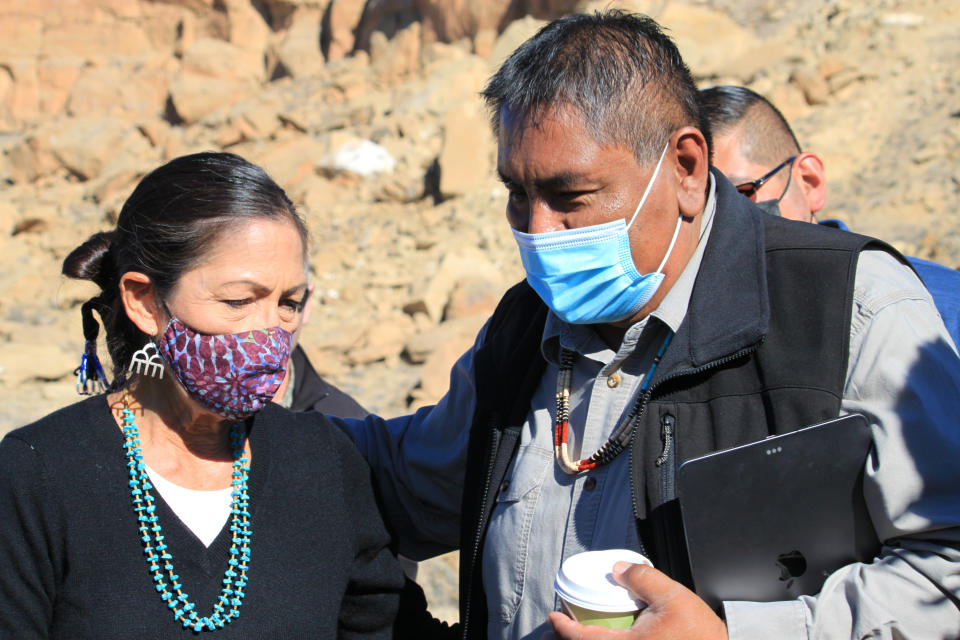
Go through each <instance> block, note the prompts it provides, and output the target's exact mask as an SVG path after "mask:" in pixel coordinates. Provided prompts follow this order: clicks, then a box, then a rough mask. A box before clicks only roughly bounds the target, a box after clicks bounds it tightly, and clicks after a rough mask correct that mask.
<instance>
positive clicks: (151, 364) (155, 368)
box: [127, 342, 163, 380]
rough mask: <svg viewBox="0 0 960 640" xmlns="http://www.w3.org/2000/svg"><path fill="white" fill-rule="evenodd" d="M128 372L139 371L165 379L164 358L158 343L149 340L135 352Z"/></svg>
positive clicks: (145, 374) (150, 376)
mask: <svg viewBox="0 0 960 640" xmlns="http://www.w3.org/2000/svg"><path fill="white" fill-rule="evenodd" d="M127 373H139V374H140V375H144V376H147V377H149V378H159V379H160V380H163V358H161V357H160V352H159V351H158V350H157V345H155V344H153V343H152V342H148V343H147V344H145V345H143V348H142V349H140V350H139V351H137V352H136V353H134V354H133V359H131V360H130V366H129V367H128V368H127Z"/></svg>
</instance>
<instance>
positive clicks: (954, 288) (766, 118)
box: [699, 86, 960, 344]
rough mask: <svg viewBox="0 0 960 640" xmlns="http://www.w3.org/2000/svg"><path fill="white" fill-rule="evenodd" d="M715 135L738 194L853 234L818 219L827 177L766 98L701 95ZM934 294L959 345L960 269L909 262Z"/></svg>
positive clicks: (735, 91)
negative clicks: (801, 147)
mask: <svg viewBox="0 0 960 640" xmlns="http://www.w3.org/2000/svg"><path fill="white" fill-rule="evenodd" d="M699 99H700V105H701V108H702V110H703V116H704V117H705V118H706V119H707V120H708V121H709V122H710V128H711V130H712V132H713V165H714V166H715V167H716V168H717V169H719V170H720V171H722V172H723V173H724V174H725V175H726V176H727V178H729V179H730V181H731V182H732V183H733V184H734V185H735V186H736V188H737V191H739V192H740V193H741V194H743V195H745V196H746V197H748V198H750V199H751V200H753V201H754V202H756V203H757V206H758V207H760V208H761V209H763V210H764V211H766V212H767V213H770V214H773V215H779V216H783V217H784V218H789V219H791V220H800V221H802V222H814V223H818V224H821V225H824V226H829V227H835V228H838V229H842V230H844V231H848V229H847V226H846V225H845V224H844V223H843V222H842V221H840V220H836V219H826V220H818V219H817V217H816V214H817V213H818V212H819V211H820V210H821V209H823V206H824V203H825V200H826V173H825V172H824V167H823V161H822V160H821V159H820V158H819V157H818V156H817V154H815V153H811V152H809V151H801V150H800V144H799V143H798V142H797V138H796V136H795V135H794V133H793V130H792V129H791V128H790V125H789V124H788V123H787V121H786V119H785V118H784V117H783V115H782V114H781V113H780V111H779V110H778V109H777V108H776V107H775V106H774V105H773V104H771V103H770V102H769V101H768V100H767V99H766V98H764V97H763V96H761V95H759V94H757V93H755V92H753V91H751V90H750V89H747V88H745V87H736V86H718V87H710V88H709V89H703V90H702V91H700V98H699ZM907 259H908V260H909V261H910V264H911V265H913V268H914V269H915V270H916V271H917V275H919V276H920V278H921V280H923V283H924V285H926V287H927V289H928V290H929V291H930V294H931V295H932V296H933V301H934V303H935V304H936V305H937V310H938V311H939V312H940V315H941V317H942V318H943V322H944V324H945V325H946V327H947V330H948V331H949V332H950V337H952V338H953V341H954V344H960V271H957V270H956V269H950V268H948V267H945V266H943V265H939V264H937V263H935V262H930V261H929V260H923V259H921V258H913V257H908V258H907Z"/></svg>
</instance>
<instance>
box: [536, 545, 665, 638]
mask: <svg viewBox="0 0 960 640" xmlns="http://www.w3.org/2000/svg"><path fill="white" fill-rule="evenodd" d="M620 561H624V562H632V563H634V564H646V565H650V566H653V565H652V563H651V562H650V561H649V560H647V558H645V557H644V556H642V555H640V554H639V553H637V552H636V551H630V550H629V549H606V550H604V551H586V552H584V553H578V554H577V555H575V556H571V557H569V558H567V559H566V560H565V561H564V563H563V564H562V565H561V566H560V571H558V572H557V579H556V581H555V582H554V588H555V589H556V591H557V595H559V596H560V601H561V602H562V603H563V608H564V612H565V613H566V614H567V615H569V616H570V617H571V618H573V619H574V620H576V621H578V622H580V623H581V624H590V625H598V626H601V627H607V628H610V629H627V628H629V627H630V626H631V625H632V624H633V621H634V620H636V618H637V614H638V613H640V610H641V609H643V608H644V607H645V606H646V605H645V604H644V603H642V602H639V601H637V600H634V599H633V598H631V597H630V592H629V591H627V590H626V589H624V588H623V587H621V586H620V585H619V584H617V583H616V581H615V580H614V579H613V565H615V564H616V563H617V562H620Z"/></svg>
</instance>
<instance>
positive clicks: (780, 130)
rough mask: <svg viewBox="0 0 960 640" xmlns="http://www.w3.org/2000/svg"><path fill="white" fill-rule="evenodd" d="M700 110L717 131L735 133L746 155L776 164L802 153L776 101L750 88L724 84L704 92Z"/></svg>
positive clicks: (719, 134)
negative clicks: (776, 105) (774, 103)
mask: <svg viewBox="0 0 960 640" xmlns="http://www.w3.org/2000/svg"><path fill="white" fill-rule="evenodd" d="M699 101H700V111H701V112H702V113H703V117H704V118H705V119H706V120H707V121H708V122H709V123H710V129H711V130H712V131H713V134H714V135H715V136H717V138H718V139H719V138H720V137H723V136H727V135H730V134H732V135H735V136H736V140H737V145H738V149H739V151H740V153H741V155H743V157H745V158H747V159H748V160H751V161H752V162H755V163H757V164H761V165H769V166H770V167H773V166H774V165H776V164H779V163H780V162H783V161H784V160H786V159H787V158H788V157H790V156H795V155H797V154H798V153H800V150H801V149H800V143H799V142H797V136H795V135H794V133H793V129H791V128H790V125H789V123H787V119H786V118H784V117H783V114H782V113H780V110H779V109H777V108H776V107H775V106H774V105H773V103H772V102H770V101H769V100H767V99H766V98H764V97H763V96H762V95H760V94H759V93H756V92H755V91H751V90H750V89H747V88H746V87H737V86H733V85H721V86H716V87H710V88H708V89H703V90H702V91H701V92H700V97H699Z"/></svg>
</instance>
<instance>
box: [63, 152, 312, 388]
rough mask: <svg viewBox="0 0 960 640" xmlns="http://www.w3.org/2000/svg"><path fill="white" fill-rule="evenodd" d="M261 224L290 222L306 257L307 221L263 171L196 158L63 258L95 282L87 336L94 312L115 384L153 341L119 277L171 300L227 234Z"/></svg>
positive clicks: (185, 160) (156, 181) (86, 312)
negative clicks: (142, 278)
mask: <svg viewBox="0 0 960 640" xmlns="http://www.w3.org/2000/svg"><path fill="white" fill-rule="evenodd" d="M263 219H267V220H277V221H280V220H288V221H290V223H291V224H293V225H294V226H295V227H296V229H297V232H298V233H299V234H300V238H301V240H302V242H303V249H304V257H305V256H306V250H307V230H306V227H305V226H304V223H303V220H302V219H301V218H300V216H299V215H298V214H297V212H296V209H295V208H294V206H293V203H292V202H291V201H290V199H289V198H288V197H287V194H286V193H284V191H283V189H281V188H280V187H279V186H278V185H277V183H276V182H274V181H273V180H272V179H271V178H270V176H268V175H267V174H266V172H265V171H264V170H263V169H261V168H260V167H258V166H257V165H254V164H252V163H250V162H247V161H246V160H244V159H243V158H241V157H240V156H237V155H234V154H231V153H195V154H192V155H187V156H182V157H180V158H176V159H174V160H171V161H170V162H168V163H167V164H165V165H163V166H161V167H158V168H157V169H154V170H153V171H151V172H150V173H149V174H147V175H146V176H145V177H144V178H143V179H142V180H141V181H140V183H139V184H138V185H137V187H136V188H135V189H134V190H133V193H132V194H130V197H129V198H127V201H126V202H125V203H124V205H123V208H122V209H121V211H120V217H119V218H118V220H117V227H116V229H114V230H113V231H103V232H100V233H95V234H94V235H92V236H91V237H90V238H89V239H88V240H87V241H86V242H84V243H83V244H81V245H80V246H79V247H77V248H76V249H74V250H73V251H72V252H71V253H70V255H68V256H67V257H66V259H65V260H64V261H63V274H64V275H66V276H69V277H71V278H78V279H81V280H91V281H93V282H94V283H96V284H97V285H99V287H100V289H101V290H102V291H101V293H100V294H99V295H98V296H96V297H94V298H93V299H91V300H90V301H89V302H87V303H86V304H84V305H83V307H82V312H83V329H84V338H85V339H86V340H88V341H89V340H95V339H96V338H97V332H98V327H97V324H96V321H95V320H94V318H93V315H92V311H94V310H95V311H97V313H98V314H99V315H100V317H101V318H102V320H103V324H104V328H105V329H106V334H107V349H108V350H109V352H110V357H111V359H112V360H113V368H114V377H115V380H114V385H113V386H114V387H116V386H117V385H118V383H119V382H122V380H123V379H124V378H125V375H124V372H125V371H126V368H127V366H128V365H129V363H130V359H131V357H132V356H133V353H134V352H135V351H136V350H137V349H139V348H141V347H142V346H143V345H144V344H146V342H147V340H148V339H149V337H148V336H147V335H145V334H144V333H143V332H141V331H140V330H139V329H138V328H137V327H136V325H134V324H133V322H131V321H130V319H129V318H128V317H127V314H126V311H125V309H124V307H123V303H122V302H121V300H120V286H119V285H120V278H121V276H123V275H124V274H125V273H128V272H131V271H135V272H139V273H143V274H145V275H147V276H149V278H150V281H151V282H152V283H153V286H154V289H155V290H156V292H157V295H158V296H159V297H160V299H163V298H166V297H167V296H168V295H169V294H170V292H171V291H172V290H173V288H174V287H175V286H176V285H177V283H178V282H179V281H180V278H181V277H182V276H183V274H184V273H185V272H186V271H188V270H190V269H191V268H194V267H196V266H198V265H199V264H201V263H202V262H203V261H204V258H205V256H206V255H207V254H208V252H209V251H210V250H211V248H212V246H213V245H214V243H215V242H216V241H217V240H218V239H219V238H220V236H221V235H222V234H223V233H224V232H226V231H228V230H230V229H234V228H236V227H237V226H239V225H242V224H244V223H247V222H252V221H255V220H263Z"/></svg>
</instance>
